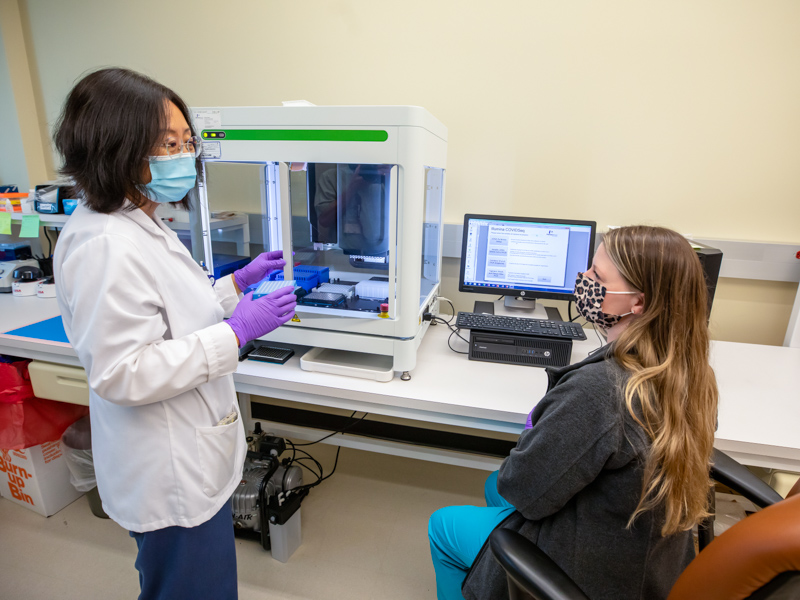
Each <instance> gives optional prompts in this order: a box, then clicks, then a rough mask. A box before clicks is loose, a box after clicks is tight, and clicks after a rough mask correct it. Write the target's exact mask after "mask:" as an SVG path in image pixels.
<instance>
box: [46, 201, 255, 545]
mask: <svg viewBox="0 0 800 600" xmlns="http://www.w3.org/2000/svg"><path fill="white" fill-rule="evenodd" d="M53 268H54V272H55V280H56V290H57V297H58V305H59V308H60V309H61V314H62V316H63V319H64V329H65V330H66V333H67V337H68V338H69V341H70V343H71V344H72V346H73V348H75V350H76V352H77V353H78V357H79V358H80V361H81V364H82V365H83V366H84V368H85V369H86V372H87V374H88V377H89V387H90V410H91V418H92V448H93V456H94V467H95V472H96V474H97V486H98V491H99V492H100V496H101V497H102V499H103V508H104V509H105V511H106V513H108V515H109V516H110V517H111V518H112V519H113V520H114V521H116V522H117V523H119V524H120V525H122V526H123V527H125V528H126V529H129V530H131V531H136V532H146V531H153V530H155V529H161V528H164V527H169V526H172V525H179V526H181V527H194V526H196V525H200V524H201V523H204V522H205V521H207V520H208V519H210V518H211V517H212V516H214V514H216V513H217V511H219V509H220V508H221V507H222V505H223V504H224V503H225V502H226V501H227V500H228V498H230V496H231V494H232V492H233V490H234V488H235V487H236V486H237V485H238V484H239V481H240V480H241V474H242V465H243V463H244V457H245V454H246V450H247V449H246V442H245V436H244V427H243V425H242V419H241V417H239V418H238V419H237V420H236V422H235V423H232V424H230V425H223V426H215V425H216V424H217V423H218V422H219V421H220V419H222V418H223V417H225V416H226V415H227V414H228V413H229V412H231V411H232V410H236V411H237V412H238V407H237V403H236V393H235V391H234V387H233V377H232V373H233V372H234V371H235V370H236V365H237V364H238V349H237V345H236V336H235V335H234V333H233V331H232V330H231V328H230V327H229V326H228V325H226V324H225V323H223V322H222V319H223V316H225V315H229V314H230V313H231V312H232V311H233V308H234V307H235V306H236V303H237V301H238V298H237V295H236V293H235V289H234V287H233V282H232V281H231V278H230V277H225V278H224V279H221V280H220V281H217V282H216V285H215V286H214V287H212V285H211V282H210V280H209V279H208V277H207V276H206V274H205V273H204V272H203V270H202V269H201V268H200V267H199V266H198V265H197V263H196V262H195V261H194V260H193V259H192V257H191V255H190V254H189V252H188V251H187V250H186V248H185V247H184V246H183V244H181V242H180V241H179V240H178V238H177V236H176V235H175V233H174V232H173V231H171V230H170V229H168V228H167V227H166V226H165V225H164V224H163V223H162V222H161V220H160V219H159V220H158V222H155V221H153V220H152V219H150V217H148V216H147V214H145V213H144V212H143V211H141V210H139V209H134V210H132V211H125V210H121V211H118V212H115V213H112V214H109V215H104V214H100V213H95V212H93V211H91V210H89V209H88V208H86V207H85V206H83V205H81V206H79V207H78V208H77V209H76V210H75V212H74V213H73V214H72V216H71V217H70V219H69V221H68V223H67V225H66V227H64V230H63V232H62V233H61V236H60V237H59V240H58V244H57V247H56V252H55V256H54V259H53Z"/></svg>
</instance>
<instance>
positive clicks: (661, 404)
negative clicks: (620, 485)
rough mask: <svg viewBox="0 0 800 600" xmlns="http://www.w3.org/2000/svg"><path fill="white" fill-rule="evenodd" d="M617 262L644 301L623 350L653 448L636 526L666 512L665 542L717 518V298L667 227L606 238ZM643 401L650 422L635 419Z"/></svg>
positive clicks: (620, 357) (626, 230) (620, 342)
mask: <svg viewBox="0 0 800 600" xmlns="http://www.w3.org/2000/svg"><path fill="white" fill-rule="evenodd" d="M603 245H604V247H605V249H606V252H607V253H608V256H609V258H610V259H611V261H612V262H613V263H614V265H615V266H616V267H617V269H619V272H620V273H621V274H622V276H623V277H624V278H625V279H626V280H627V281H628V283H629V284H630V285H632V286H633V287H634V288H636V289H637V290H639V291H640V292H642V293H643V294H644V311H643V312H642V314H641V315H640V316H639V317H638V318H636V319H635V320H633V321H632V322H631V324H630V325H629V326H628V327H627V328H626V329H625V330H624V331H623V332H622V333H621V334H620V336H619V338H617V340H616V344H615V348H614V356H615V358H616V359H617V361H618V362H619V364H620V365H621V366H622V367H623V368H624V369H625V370H626V371H628V372H629V373H630V378H629V379H628V382H627V384H626V387H625V403H626V405H627V408H628V411H629V412H630V413H631V415H632V416H633V418H634V419H635V420H636V421H637V422H638V423H639V424H640V425H641V426H642V428H643V429H644V430H645V432H646V433H647V435H648V436H649V438H650V441H651V445H650V450H649V454H648V456H647V459H646V461H645V465H644V482H643V485H642V493H641V496H640V498H639V504H638V506H637V507H636V510H635V511H634V513H633V515H631V519H630V522H629V526H630V525H631V524H632V523H633V522H634V520H635V519H636V517H638V516H639V515H640V514H642V513H643V512H645V511H648V510H653V509H655V508H656V507H660V506H662V505H663V507H664V509H665V513H664V514H665V520H664V523H663V526H662V528H661V534H662V535H670V534H673V533H677V532H679V531H683V530H686V529H689V528H691V527H692V526H693V525H695V524H696V523H698V522H699V521H701V520H702V519H703V518H704V517H706V516H708V514H709V513H708V511H707V508H708V493H709V488H710V485H711V484H710V479H709V467H710V461H711V452H712V450H713V444H714V430H715V429H716V419H717V398H718V392H717V382H716V378H715V376H714V371H713V370H712V369H711V366H710V365H709V362H708V352H709V337H708V313H707V311H708V292H707V289H706V284H705V278H704V275H703V269H702V267H701V265H700V261H699V259H698V258H697V255H696V254H695V252H694V250H693V249H692V248H691V246H690V245H689V243H688V242H687V241H686V240H685V239H684V238H683V237H681V236H680V235H679V234H677V233H676V232H674V231H672V230H670V229H665V228H662V227H647V226H635V227H622V228H619V229H614V230H611V231H610V232H609V233H607V234H606V235H605V236H604V238H603ZM636 398H638V400H639V404H640V406H641V415H638V414H637V412H636V411H635V410H634V406H635V404H634V400H635V399H636Z"/></svg>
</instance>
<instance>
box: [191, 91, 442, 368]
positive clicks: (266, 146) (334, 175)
mask: <svg viewBox="0 0 800 600" xmlns="http://www.w3.org/2000/svg"><path fill="white" fill-rule="evenodd" d="M192 118H193V120H194V124H195V129H196V131H197V132H198V133H199V135H200V136H201V138H202V140H203V152H202V155H201V164H202V170H203V173H202V177H201V178H200V179H199V184H198V190H197V195H198V204H199V207H200V211H199V215H200V218H199V220H198V222H196V223H192V225H191V229H192V238H191V251H192V254H193V256H194V257H195V259H196V260H198V261H199V262H201V263H202V264H203V266H204V267H205V268H206V269H207V270H208V272H209V273H214V272H215V255H217V254H220V253H222V252H223V251H226V252H228V253H230V249H231V247H232V244H233V243H236V244H237V246H236V249H237V254H239V255H244V256H245V258H247V259H251V258H254V257H255V256H257V255H258V253H259V252H262V251H269V250H278V249H281V250H283V255H284V257H289V256H292V257H293V260H287V265H286V267H285V269H284V271H283V273H280V275H281V276H282V278H283V279H284V280H285V281H287V282H292V281H293V282H294V283H295V284H296V285H297V286H299V288H302V291H301V290H300V289H298V290H296V295H297V296H298V301H297V310H296V317H295V318H294V319H292V321H291V322H289V323H287V324H285V325H283V326H281V327H279V328H278V329H276V330H275V331H273V332H272V333H270V334H269V335H267V336H265V337H264V338H263V339H265V340H267V341H270V342H276V343H279V344H299V345H305V346H312V347H315V348H317V349H321V352H318V353H315V354H314V357H313V360H312V357H311V356H309V357H307V360H304V361H302V363H301V367H302V368H304V369H311V370H325V371H326V372H338V373H347V374H351V375H355V376H365V377H372V370H373V368H374V367H375V365H374V364H373V363H374V360H371V361H370V364H369V365H366V366H365V370H364V372H363V373H362V374H361V375H359V368H358V365H357V364H355V363H354V362H353V358H354V356H350V357H343V356H342V355H341V354H340V353H342V352H352V353H359V356H361V355H369V356H371V357H373V358H375V359H377V360H378V362H380V363H381V364H380V368H381V369H383V370H384V371H385V370H388V371H390V372H400V373H402V378H403V379H409V378H410V375H409V371H411V370H412V369H413V368H414V367H415V365H416V352H417V348H418V346H419V344H420V342H421V341H422V338H423V336H424V334H425V332H426V331H427V328H428V327H429V326H430V321H428V320H424V319H423V318H422V317H423V315H424V314H425V313H433V314H436V313H437V312H438V301H437V295H438V292H439V283H440V277H441V257H442V242H441V240H442V211H443V204H444V185H445V161H446V156H447V129H446V128H445V126H444V125H442V123H440V122H439V121H438V120H436V119H435V118H434V117H433V116H432V115H431V114H430V113H428V112H427V111H426V110H425V109H423V108H420V107H414V106H283V107H216V108H213V107H212V108H194V109H192ZM245 167H246V168H245ZM247 169H256V170H257V181H256V182H255V183H253V184H252V185H250V184H249V183H250V182H249V181H248V180H246V178H245V177H244V176H242V175H240V174H243V173H248V172H250V171H248V170H247ZM226 183H227V184H228V185H230V186H231V189H233V190H234V192H232V193H218V192H217V190H220V189H222V186H223V185H224V184H226ZM226 211H227V212H231V213H238V214H246V215H247V219H246V222H243V224H242V225H241V226H242V227H245V228H246V231H245V232H244V233H243V234H242V235H240V236H239V237H238V238H234V237H233V236H234V234H233V233H230V236H229V239H230V241H229V242H226V241H225V236H227V235H228V233H229V232H233V230H234V228H233V227H229V228H228V229H223V228H221V227H220V226H221V225H224V224H225V223H223V222H220V221H214V220H213V219H212V218H211V215H213V214H219V213H223V212H226ZM226 226H227V225H226ZM242 240H245V241H242ZM226 244H227V246H226ZM270 281H271V282H277V277H275V276H273V277H271V278H270ZM384 304H385V305H388V306H387V309H386V310H385V311H382V310H381V305H384ZM345 363H346V364H347V368H346V369H345V368H342V369H340V368H339V365H342V364H345Z"/></svg>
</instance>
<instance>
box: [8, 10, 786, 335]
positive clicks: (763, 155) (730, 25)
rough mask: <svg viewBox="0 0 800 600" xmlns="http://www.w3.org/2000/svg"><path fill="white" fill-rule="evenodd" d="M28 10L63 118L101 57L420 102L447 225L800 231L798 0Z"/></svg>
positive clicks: (248, 93) (187, 90)
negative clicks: (443, 132)
mask: <svg viewBox="0 0 800 600" xmlns="http://www.w3.org/2000/svg"><path fill="white" fill-rule="evenodd" d="M0 1H1V2H6V3H7V2H9V1H10V0H0ZM20 6H21V7H22V9H23V10H22V14H23V19H24V18H25V17H24V16H25V15H27V18H28V19H29V31H27V34H28V35H29V46H30V48H31V61H32V63H33V66H32V69H34V70H35V74H36V77H35V82H34V83H35V85H36V86H38V87H39V88H40V90H41V92H40V93H41V102H42V106H43V113H44V115H45V117H46V119H47V121H48V123H50V124H51V125H52V123H53V122H54V120H55V119H56V117H57V115H58V111H59V109H60V106H61V104H62V102H63V99H64V96H65V95H66V93H67V92H68V90H69V89H70V87H71V86H72V85H73V83H74V82H75V80H76V79H77V78H79V77H80V75H81V74H82V73H84V72H86V71H87V70H90V69H93V68H96V67H99V66H102V65H123V66H127V67H131V68H134V69H138V70H141V71H144V72H146V73H148V74H150V75H152V76H153V77H155V78H157V79H158V80H160V81H162V82H164V83H166V84H167V85H169V86H171V87H173V88H175V89H176V90H177V91H178V92H179V93H180V94H182V95H183V96H184V97H185V98H186V100H187V101H188V102H189V103H190V104H193V105H196V106H198V105H206V106H213V105H248V104H251V105H269V104H278V103H280V102H281V101H282V100H287V99H297V98H305V99H308V100H310V101H312V102H315V103H317V104H418V105H421V106H424V107H426V108H427V109H429V110H430V111H431V112H432V113H433V114H434V115H436V116H437V117H438V118H439V119H440V120H442V121H443V122H444V123H445V124H446V125H447V126H448V128H449V158H448V179H447V183H448V190H447V203H446V209H445V220H446V221H447V222H458V221H460V220H461V218H462V216H463V214H464V213H465V212H481V211H487V212H492V213H496V214H509V215H531V216H543V217H548V216H550V217H562V218H583V219H593V220H596V221H597V222H598V224H599V226H600V228H601V229H605V227H606V226H607V225H621V224H627V223H635V222H645V223H658V224H663V225H667V226H671V227H673V228H675V229H677V230H679V231H681V232H682V233H690V234H694V235H695V236H698V237H703V238H730V239H741V240H763V241H774V242H800V201H798V199H799V198H800V168H798V165H800V142H798V140H800V110H798V107H800V35H798V33H797V32H798V31H800V2H797V1H796V0H783V1H779V0H771V1H770V2H763V1H757V0H738V1H737V0H683V1H677V0H676V1H672V2H653V1H643V0H607V1H604V2H587V1H575V0H564V1H561V2H544V1H538V0H537V1H534V0H525V1H515V2H511V1H509V2H502V3H487V2H478V1H475V0H472V1H461V2H456V1H439V2H421V1H419V0H407V1H406V2H402V3H389V2H371V1H366V0H338V1H333V0H332V1H329V2H322V1H317V2H313V1H312V2H306V3H302V5H300V4H298V3H288V2H281V3H279V2H274V1H267V0H252V1H245V0H234V1H231V2H228V3H221V2H212V1H211V0H193V1H189V0H174V1H172V2H158V1H155V0H142V1H140V2H136V3H130V2H126V3H123V2H108V1H106V0H71V1H70V2H53V1H52V0H27V1H25V0H21V1H20ZM24 136H25V132H24V131H23V137H24ZM791 287H792V286H791V284H786V285H783V284H762V283H759V282H739V283H731V282H723V283H722V286H721V291H722V292H723V293H722V294H721V298H720V302H722V303H723V305H724V304H725V303H729V304H730V305H729V306H727V307H725V306H723V307H722V309H720V310H722V314H723V315H724V314H727V315H728V316H727V317H724V318H723V319H722V320H723V322H724V323H726V324H725V325H723V326H722V327H721V330H720V329H719V328H718V334H719V335H720V337H723V338H726V337H727V338H731V337H733V336H735V335H738V332H739V331H741V329H738V330H737V331H733V330H731V331H727V328H728V327H731V328H739V327H740V325H739V324H737V320H738V316H737V318H732V317H731V315H733V314H734V313H736V314H737V315H738V312H737V309H736V308H735V307H741V306H744V305H745V304H749V305H752V307H753V308H754V310H752V311H750V310H749V309H748V310H746V311H745V312H747V313H750V312H752V314H754V315H756V318H758V319H764V321H763V323H764V325H765V327H760V329H761V330H764V329H765V328H766V330H769V331H773V330H777V329H779V328H780V323H781V322H783V323H784V324H783V327H784V328H785V320H788V309H786V310H785V311H784V309H783V306H784V301H783V297H784V296H785V295H786V291H787V290H788V289H789V288H791ZM737 303H738V304H737ZM761 305H763V306H761ZM783 312H785V319H784V314H783ZM715 316H716V315H715ZM728 323H729V324H728ZM756 329H759V327H756ZM753 335H754V336H756V337H758V332H757V331H756V332H753ZM779 337H780V339H778V338H777V337H776V338H775V339H776V340H778V341H777V343H780V340H781V339H782V334H781V336H779ZM759 339H762V338H759ZM748 341H757V340H756V339H751V340H748Z"/></svg>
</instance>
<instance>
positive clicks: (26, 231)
mask: <svg viewBox="0 0 800 600" xmlns="http://www.w3.org/2000/svg"><path fill="white" fill-rule="evenodd" d="M19 237H21V238H38V237H39V215H22V227H21V228H20V230H19Z"/></svg>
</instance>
